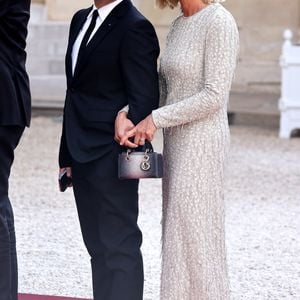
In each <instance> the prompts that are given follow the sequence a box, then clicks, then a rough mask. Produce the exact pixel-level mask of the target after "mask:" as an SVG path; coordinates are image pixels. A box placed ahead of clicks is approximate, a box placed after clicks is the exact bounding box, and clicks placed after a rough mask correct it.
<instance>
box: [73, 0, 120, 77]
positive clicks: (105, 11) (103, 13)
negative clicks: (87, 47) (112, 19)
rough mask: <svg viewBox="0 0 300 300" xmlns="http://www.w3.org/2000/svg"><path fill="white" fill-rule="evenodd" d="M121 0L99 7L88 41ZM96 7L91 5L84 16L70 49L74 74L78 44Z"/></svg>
mask: <svg viewBox="0 0 300 300" xmlns="http://www.w3.org/2000/svg"><path fill="white" fill-rule="evenodd" d="M122 1H123V0H115V1H114V2H112V3H110V4H107V5H105V6H103V7H101V8H99V9H98V13H99V17H98V19H97V21H96V26H95V29H94V30H93V32H92V34H91V36H90V38H89V41H88V43H89V42H90V40H91V39H92V38H93V36H94V35H95V33H96V32H97V30H98V29H99V27H100V26H101V24H102V23H103V22H104V20H105V19H106V18H107V17H108V15H109V14H110V13H111V11H112V10H113V9H114V8H115V7H116V6H117V5H118V4H120V3H121V2H122ZM96 9H97V7H96V6H95V5H93V9H92V10H91V12H90V13H89V15H88V16H87V18H86V21H85V23H84V25H83V26H82V29H81V30H80V32H79V34H78V36H77V38H76V41H75V43H74V45H73V49H72V71H73V74H74V71H75V67H76V63H77V58H78V53H79V49H80V45H81V42H82V40H83V37H84V35H85V33H86V32H87V30H88V28H89V26H90V24H91V21H92V17H93V12H94V10H96Z"/></svg>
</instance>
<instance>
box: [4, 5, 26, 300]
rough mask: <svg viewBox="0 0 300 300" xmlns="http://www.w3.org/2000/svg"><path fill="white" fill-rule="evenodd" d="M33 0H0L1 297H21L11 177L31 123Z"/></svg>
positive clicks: (7, 298)
mask: <svg viewBox="0 0 300 300" xmlns="http://www.w3.org/2000/svg"><path fill="white" fill-rule="evenodd" d="M29 9H30V0H22V1H20V0H0V300H16V299H17V289H18V287H17V285H18V279H17V277H18V275H17V256H16V239H15V230H14V218H13V211H12V207H11V204H10V201H9V197H8V179H9V175H10V169H11V166H12V163H13V159H14V150H15V148H16V147H17V145H18V142H19V140H20V138H21V135H22V133H23V131H24V128H25V126H29V123H30V112H31V104H30V101H31V99H30V91H29V80H28V76H27V73H26V70H25V61H26V53H25V50H24V49H25V46H26V36H27V24H28V20H29Z"/></svg>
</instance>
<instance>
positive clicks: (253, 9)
mask: <svg viewBox="0 0 300 300" xmlns="http://www.w3.org/2000/svg"><path fill="white" fill-rule="evenodd" d="M133 2H134V3H135V5H136V6H137V7H138V8H139V9H140V10H141V11H142V12H143V13H144V14H145V15H146V16H147V17H148V18H149V19H150V20H151V21H152V22H153V24H154V25H155V27H156V29H157V33H158V35H159V38H160V42H161V48H162V49H163V48H164V43H165V37H166V34H167V32H168V28H169V26H170V23H171V22H172V20H173V19H174V18H175V17H176V16H177V15H178V14H179V13H180V12H179V10H178V9H177V10H170V9H165V10H160V9H158V8H157V7H156V6H155V0H133ZM33 3H34V5H33V19H32V23H31V26H32V27H31V28H32V32H33V34H31V36H30V39H29V71H30V73H31V74H32V76H33V78H34V80H37V81H41V80H42V77H41V76H44V75H45V76H46V75H53V76H54V77H55V76H58V77H59V76H62V75H63V64H62V61H63V55H64V51H65V47H66V38H67V34H68V28H67V27H68V23H69V22H70V19H71V17H72V15H73V13H74V12H75V11H76V10H78V9H80V8H82V7H88V6H90V5H91V4H92V0H76V1H70V0H34V1H33ZM224 6H226V8H228V9H229V10H230V11H231V13H232V14H233V15H234V17H235V18H236V20H237V23H238V26H239V30H240V37H241V49H240V59H239V60H240V61H239V66H238V71H237V74H236V77H235V81H234V87H233V89H234V90H235V91H239V92H246V93H252V92H254V93H260V92H261V93H272V94H279V91H280V78H281V76H280V67H279V57H280V54H281V47H282V42H283V38H282V35H283V31H284V30H285V29H286V28H290V29H292V30H293V31H294V32H295V33H296V37H295V39H297V34H299V33H300V0H289V1H284V2H283V1H281V0H263V1H261V0H227V1H226V2H225V4H224ZM37 14H38V15H39V17H37V16H36V15H37ZM34 33H36V36H35V34H34ZM42 34H44V38H46V40H45V42H46V45H47V46H46V47H48V48H47V49H45V46H38V47H36V46H35V44H36V43H37V41H36V39H37V38H38V37H39V38H40V41H43V39H44V38H43V36H42ZM39 47H40V48H42V49H43V51H44V52H42V53H43V55H44V54H45V53H46V54H47V53H48V54H49V55H48V54H47V55H48V57H43V58H39V55H41V52H39V53H36V52H37V49H39ZM55 54H56V55H57V56H56V57H55ZM47 59H48V60H50V62H49V64H48V65H47V66H44V69H43V62H44V63H45V62H46V61H47ZM51 59H52V60H51ZM47 72H48V73H47ZM37 76H40V79H38V77H37ZM54 77H53V78H54ZM45 79H47V76H46V77H45ZM57 81H61V79H58V78H57ZM48 82H49V81H48ZM52 82H53V83H52V84H53V87H54V86H55V85H56V86H57V83H56V81H55V80H53V81H52ZM40 83H41V82H40ZM34 85H36V84H34ZM50 85H51V84H50ZM36 88H37V87H36ZM37 89H38V88H37ZM37 94H39V93H37ZM56 96H57V97H59V95H56ZM56 96H55V97H56Z"/></svg>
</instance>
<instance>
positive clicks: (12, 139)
mask: <svg viewBox="0 0 300 300" xmlns="http://www.w3.org/2000/svg"><path fill="white" fill-rule="evenodd" d="M23 131H24V128H23V127H18V126H0V300H17V299H18V295H17V293H18V271H17V254H16V237H15V228H14V217H13V210H12V206H11V203H10V201H9V197H8V179H9V175H10V169H11V166H12V163H13V160H14V150H15V148H16V147H17V145H18V143H19V140H20V138H21V136H22V133H23Z"/></svg>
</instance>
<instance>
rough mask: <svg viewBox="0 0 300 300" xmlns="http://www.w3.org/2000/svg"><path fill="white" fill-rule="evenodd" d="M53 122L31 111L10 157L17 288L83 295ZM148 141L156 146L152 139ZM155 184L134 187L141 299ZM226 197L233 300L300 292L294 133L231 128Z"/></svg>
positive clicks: (150, 276)
mask: <svg viewBox="0 0 300 300" xmlns="http://www.w3.org/2000/svg"><path fill="white" fill-rule="evenodd" d="M60 126H61V125H60V122H59V119H58V118H50V117H49V118H46V117H36V118H34V119H33V123H32V127H31V129H30V130H27V131H26V132H25V135H24V138H23V139H22V142H21V145H20V147H19V148H18V151H17V155H16V160H15V165H14V168H13V174H12V180H11V199H12V202H13V205H14V209H15V219H16V229H17V240H18V249H19V251H18V253H19V267H20V291H21V292H23V293H37V294H49V295H64V296H77V297H91V279H90V266H89V258H88V255H87V253H86V250H85V248H84V246H83V243H82V239H81V234H80V230H79V223H78V220H77V214H76V208H75V205H74V201H73V197H72V192H71V191H68V192H66V193H65V194H61V193H59V192H58V191H57V148H58V142H59V135H60ZM156 143H157V146H156V147H157V149H160V147H161V137H159V138H158V139H157V141H156ZM160 184H161V183H160V181H159V180H149V181H143V182H142V183H141V187H140V195H141V201H140V209H141V214H140V220H139V222H140V226H141V228H142V230H143V232H144V245H143V253H144V260H145V275H146V276H145V278H146V282H145V297H144V299H145V300H158V299H159V296H158V295H159V273H160V219H161V190H160V189H161V186H160ZM226 203H227V247H228V255H229V269H230V278H231V289H232V299H233V300H240V299H251V300H254V299H258V300H260V299H261V300H265V299H271V300H279V299H300V255H299V253H300V235H299V233H300V218H299V214H300V139H292V140H279V139H278V138H277V132H276V130H274V129H261V128H256V127H242V126H235V127H233V128H232V147H231V154H230V160H229V163H228V170H227V184H226ZM170 300H172V299H170ZM197 300H198V299H197ZM199 300H201V299H199Z"/></svg>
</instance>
